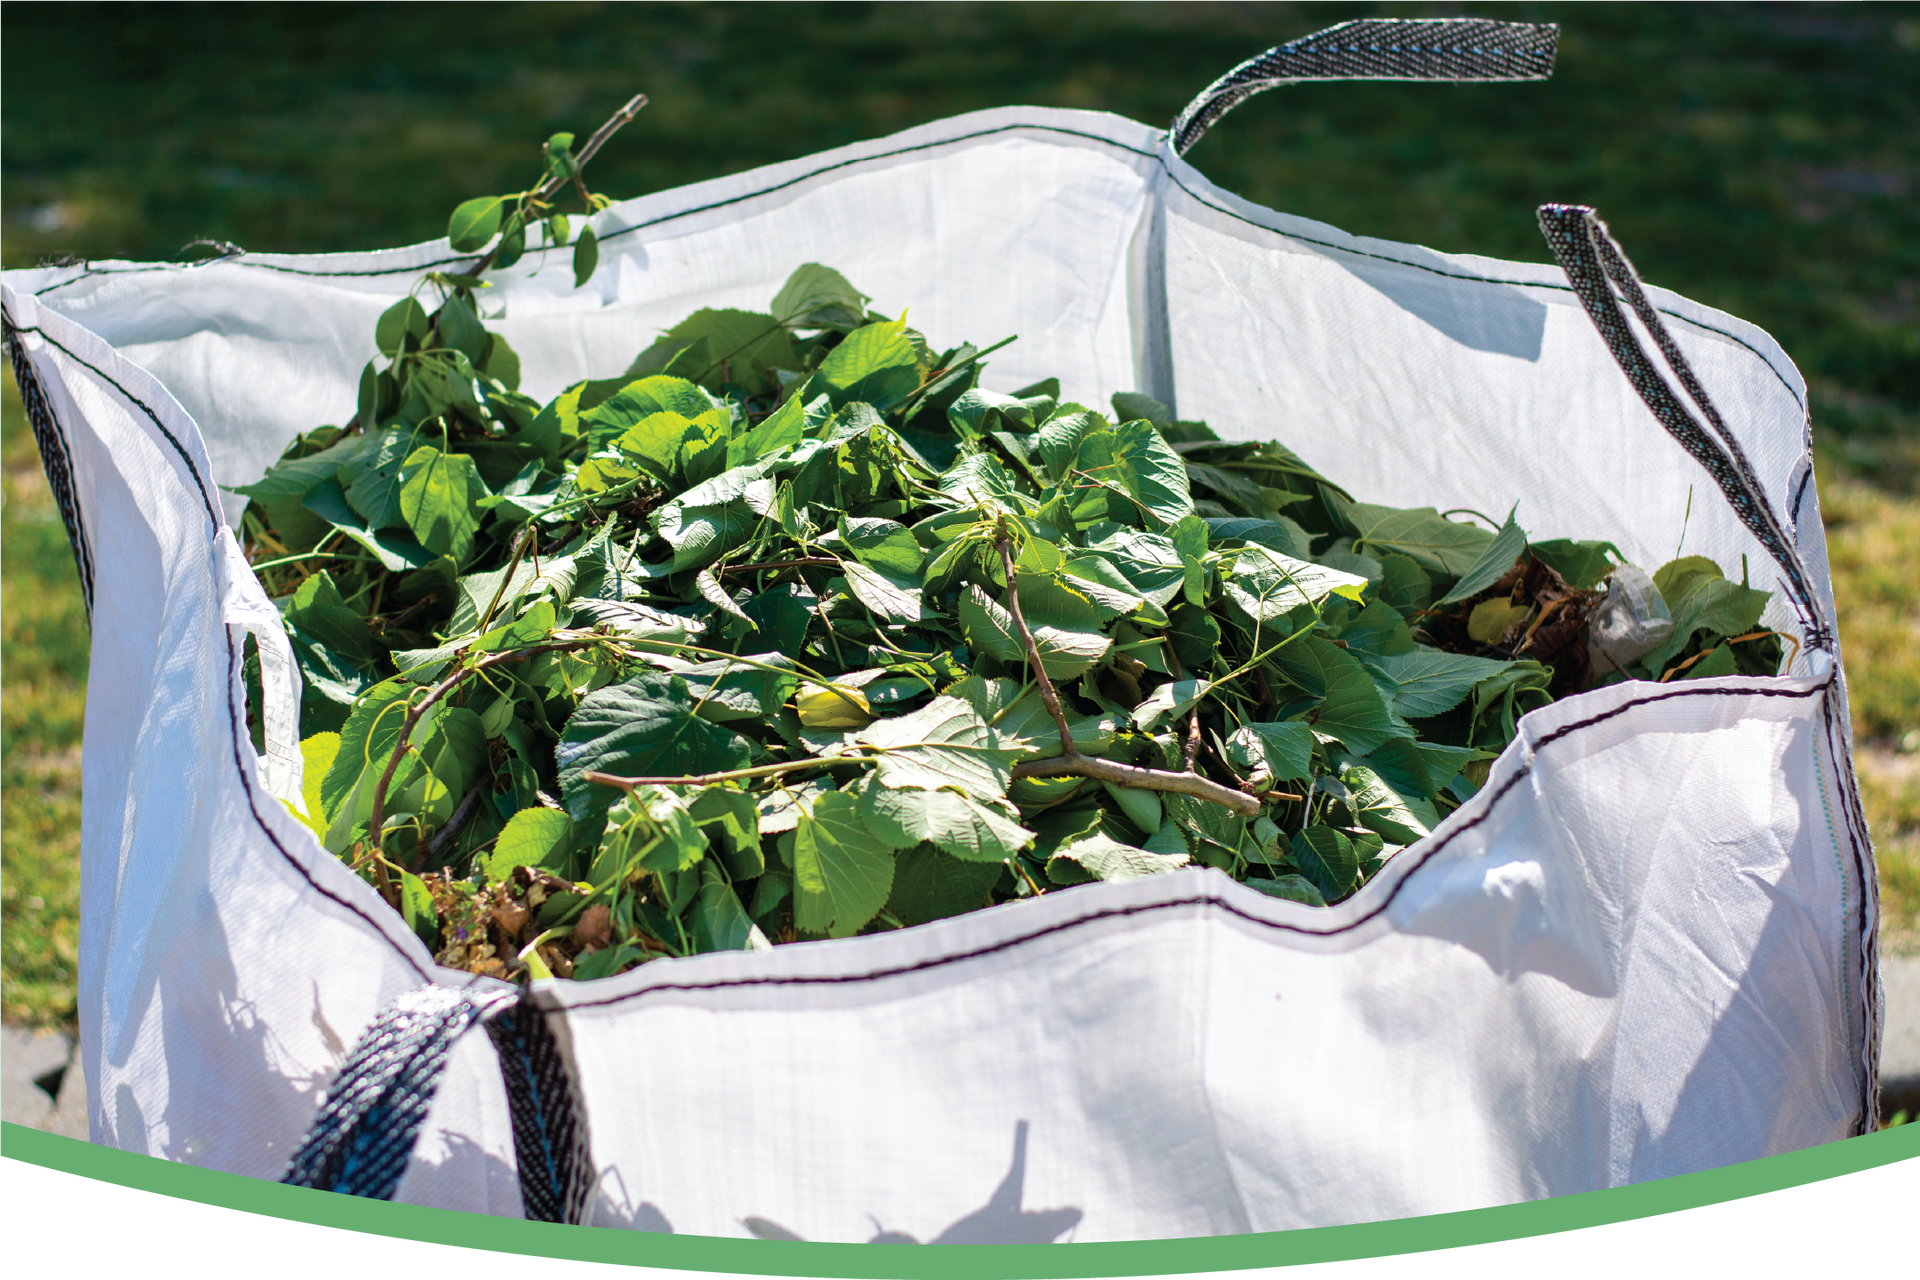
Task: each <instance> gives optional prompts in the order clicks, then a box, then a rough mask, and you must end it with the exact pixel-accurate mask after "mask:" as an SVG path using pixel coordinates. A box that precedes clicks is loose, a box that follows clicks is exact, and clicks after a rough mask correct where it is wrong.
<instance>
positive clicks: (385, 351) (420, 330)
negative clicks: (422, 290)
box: [373, 295, 428, 359]
mask: <svg viewBox="0 0 1920 1280" xmlns="http://www.w3.org/2000/svg"><path fill="white" fill-rule="evenodd" d="M427 327H428V326H427V309H426V308H425V307H423V306H421V305H420V300H419V299H418V298H415V297H413V296H412V295H408V296H407V297H404V298H402V299H400V301H398V302H396V303H394V304H393V305H392V306H390V307H388V308H387V309H386V310H385V311H382V312H381V313H380V319H379V320H377V321H375V322H374V326H373V345H374V346H375V347H377V348H379V350H380V354H381V355H383V356H386V357H388V358H389V359H392V358H393V357H395V356H398V355H399V354H400V352H401V351H402V349H403V348H404V347H405V345H406V340H407V339H408V338H409V337H411V338H413V339H414V340H415V341H418V340H420V339H422V338H424V337H426V336H427Z"/></svg>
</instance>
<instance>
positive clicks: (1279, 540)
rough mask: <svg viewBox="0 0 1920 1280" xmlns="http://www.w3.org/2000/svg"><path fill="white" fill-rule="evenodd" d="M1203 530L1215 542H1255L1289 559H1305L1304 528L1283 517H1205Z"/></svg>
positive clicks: (1307, 540)
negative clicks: (1221, 518) (1206, 531)
mask: <svg viewBox="0 0 1920 1280" xmlns="http://www.w3.org/2000/svg"><path fill="white" fill-rule="evenodd" d="M1207 530H1208V533H1209V536H1210V538H1211V540H1212V541H1213V542H1214V543H1215V544H1216V545H1218V544H1220V543H1223V542H1233V541H1244V542H1252V543H1257V544H1259V545H1260V546H1263V547H1266V548H1268V549H1269V550H1272V551H1277V552H1279V553H1280V555H1282V556H1284V557H1286V558H1287V559H1290V560H1304V559H1306V558H1307V553H1308V551H1309V544H1310V543H1311V542H1312V539H1311V538H1310V537H1309V536H1308V534H1307V531H1306V530H1305V529H1302V528H1301V527H1300V526H1299V525H1298V524H1295V523H1294V522H1293V521H1292V520H1289V519H1287V518H1286V517H1285V516H1279V517H1275V518H1273V519H1268V520H1246V519H1238V518H1236V519H1232V520H1209V521H1207Z"/></svg>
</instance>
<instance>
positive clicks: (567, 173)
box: [541, 133, 580, 182]
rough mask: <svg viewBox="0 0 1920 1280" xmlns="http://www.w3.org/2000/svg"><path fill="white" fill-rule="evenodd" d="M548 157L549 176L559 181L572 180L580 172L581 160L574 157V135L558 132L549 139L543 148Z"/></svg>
mask: <svg viewBox="0 0 1920 1280" xmlns="http://www.w3.org/2000/svg"><path fill="white" fill-rule="evenodd" d="M541 150H542V151H544V152H545V154H546V157H547V177H548V178H549V179H551V180H554V181H557V182H567V181H570V180H571V179H572V178H573V176H574V175H575V174H577V173H579V172H580V162H579V161H578V160H575V159H574V158H573V135H572V134H570V133H556V134H554V135H553V136H552V137H551V138H548V139H547V145H546V146H545V147H543V148H541Z"/></svg>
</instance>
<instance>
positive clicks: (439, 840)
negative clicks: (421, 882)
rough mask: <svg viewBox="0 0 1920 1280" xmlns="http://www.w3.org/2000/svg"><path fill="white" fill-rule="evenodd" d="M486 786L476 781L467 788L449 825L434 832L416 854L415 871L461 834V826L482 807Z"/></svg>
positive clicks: (448, 820)
mask: <svg viewBox="0 0 1920 1280" xmlns="http://www.w3.org/2000/svg"><path fill="white" fill-rule="evenodd" d="M484 786H485V784H484V783H480V782H476V783H474V784H473V785H472V786H471V787H468V788H467V794H466V795H464V796H462V797H460V804H459V806H458V807H457V808H455V809H454V811H453V816H452V817H451V818H448V819H447V825H446V826H444V827H441V828H440V830H438V831H436V832H434V835H433V839H431V840H429V841H427V843H426V844H425V845H423V846H421V849H420V852H419V853H417V854H416V855H414V859H413V869H414V870H415V871H418V870H420V868H421V867H424V866H426V865H427V860H428V859H429V858H432V857H434V856H436V855H437V854H439V852H440V851H441V850H442V849H444V848H446V847H447V846H448V845H449V844H452V843H453V838H454V837H455V836H457V835H459V834H460V828H462V827H464V826H466V825H467V819H468V818H471V817H472V816H473V811H474V810H475V809H477V808H479V807H480V792H481V789H482V788H483V787H484Z"/></svg>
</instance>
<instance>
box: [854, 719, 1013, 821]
mask: <svg viewBox="0 0 1920 1280" xmlns="http://www.w3.org/2000/svg"><path fill="white" fill-rule="evenodd" d="M851 737H852V740H853V741H854V742H855V743H858V744H859V745H861V746H865V747H871V748H873V749H874V750H876V751H879V752H880V753H881V757H880V763H879V765H878V766H877V767H876V768H875V770H874V774H875V777H876V778H877V779H878V780H879V783H880V785H881V786H884V787H917V788H921V789H924V790H928V791H933V790H938V789H940V788H942V787H953V788H955V789H957V790H960V791H963V792H964V793H966V794H967V795H969V796H972V797H974V798H975V799H982V800H985V799H997V798H999V797H1001V796H1004V795H1006V794H1007V783H1008V781H1009V780H1010V779H1011V777H1012V771H1013V764H1014V761H1016V760H1018V759H1019V758H1020V757H1021V755H1022V754H1024V753H1025V751H1026V750H1027V746H1028V744H1027V742H1026V741H1025V740H1024V739H1018V738H1006V737H1003V736H1002V735H1001V734H1000V733H999V732H997V731H996V730H994V729H993V728H991V727H990V726H989V725H988V724H987V722H986V721H984V720H982V719H981V718H980V715H979V713H978V712H976V711H975V710H974V709H973V707H972V706H970V705H969V704H968V703H967V702H965V701H964V700H962V699H960V698H953V697H939V698H935V699H934V700H933V701H932V702H929V703H928V704H927V705H926V706H924V707H922V708H921V709H920V710H918V711H912V712H909V713H907V714H906V715H904V716H895V717H894V718H892V719H889V720H876V721H875V722H874V723H872V724H870V725H868V726H867V727H866V728H864V729H861V730H859V731H858V732H856V733H854V734H852V735H851Z"/></svg>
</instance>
